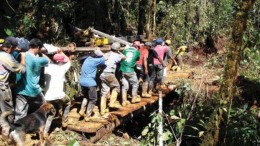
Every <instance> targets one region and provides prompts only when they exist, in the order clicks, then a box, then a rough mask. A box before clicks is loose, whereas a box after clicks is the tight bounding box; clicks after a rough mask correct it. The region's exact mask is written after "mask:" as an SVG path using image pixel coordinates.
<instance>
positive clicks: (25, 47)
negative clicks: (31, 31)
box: [16, 38, 30, 52]
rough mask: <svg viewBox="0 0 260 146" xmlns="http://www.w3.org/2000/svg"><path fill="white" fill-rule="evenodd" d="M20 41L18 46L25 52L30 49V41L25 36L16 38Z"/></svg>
mask: <svg viewBox="0 0 260 146" xmlns="http://www.w3.org/2000/svg"><path fill="white" fill-rule="evenodd" d="M16 39H17V41H18V46H17V47H18V48H20V49H21V50H22V51H23V52H25V51H27V50H28V49H29V43H30V42H29V41H28V40H27V39H25V38H16Z"/></svg>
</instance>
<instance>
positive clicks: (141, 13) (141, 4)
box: [138, 0, 147, 35]
mask: <svg viewBox="0 0 260 146" xmlns="http://www.w3.org/2000/svg"><path fill="white" fill-rule="evenodd" d="M146 5H147V0H140V1H139V17H138V35H143V33H144V26H145V21H146V18H145V7H146Z"/></svg>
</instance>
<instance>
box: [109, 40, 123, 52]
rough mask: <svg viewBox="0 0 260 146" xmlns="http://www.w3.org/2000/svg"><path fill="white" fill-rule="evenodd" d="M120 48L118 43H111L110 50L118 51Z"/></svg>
mask: <svg viewBox="0 0 260 146" xmlns="http://www.w3.org/2000/svg"><path fill="white" fill-rule="evenodd" d="M120 47H121V45H120V43H118V42H115V43H113V44H112V45H111V49H112V50H116V51H117V50H119V49H120Z"/></svg>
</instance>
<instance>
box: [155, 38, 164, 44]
mask: <svg viewBox="0 0 260 146" xmlns="http://www.w3.org/2000/svg"><path fill="white" fill-rule="evenodd" d="M155 43H156V44H162V43H163V39H162V38H157V39H156V40H155Z"/></svg>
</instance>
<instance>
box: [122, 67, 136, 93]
mask: <svg viewBox="0 0 260 146" xmlns="http://www.w3.org/2000/svg"><path fill="white" fill-rule="evenodd" d="M122 84H123V87H122V92H124V93H127V91H128V90H129V85H130V86H132V97H135V96H137V90H138V79H137V76H136V73H135V72H131V73H126V72H123V73H122Z"/></svg>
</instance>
